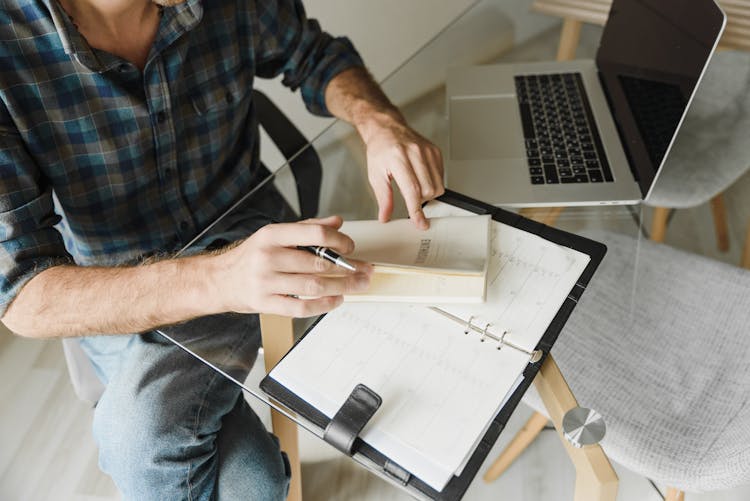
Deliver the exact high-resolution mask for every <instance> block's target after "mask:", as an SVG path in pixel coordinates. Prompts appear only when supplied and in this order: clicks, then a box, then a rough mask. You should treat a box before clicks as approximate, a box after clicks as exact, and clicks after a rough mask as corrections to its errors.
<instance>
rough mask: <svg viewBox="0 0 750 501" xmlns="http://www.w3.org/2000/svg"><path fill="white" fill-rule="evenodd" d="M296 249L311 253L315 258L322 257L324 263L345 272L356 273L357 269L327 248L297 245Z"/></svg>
mask: <svg viewBox="0 0 750 501" xmlns="http://www.w3.org/2000/svg"><path fill="white" fill-rule="evenodd" d="M297 248H298V249H301V250H305V251H307V252H311V253H313V254H315V255H316V256H318V257H322V258H323V259H325V260H326V261H330V262H332V263H333V264H335V265H336V266H340V267H341V268H344V269H346V270H349V271H357V268H355V267H354V266H353V265H352V264H351V263H349V262H348V261H347V260H346V259H344V258H343V257H341V256H339V255H338V254H337V253H336V252H334V251H332V250H331V249H329V248H328V247H317V246H315V245H298V246H297Z"/></svg>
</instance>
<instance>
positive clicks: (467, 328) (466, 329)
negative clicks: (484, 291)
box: [464, 315, 474, 334]
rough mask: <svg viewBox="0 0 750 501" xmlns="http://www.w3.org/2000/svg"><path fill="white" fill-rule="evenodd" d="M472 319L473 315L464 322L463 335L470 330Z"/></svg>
mask: <svg viewBox="0 0 750 501" xmlns="http://www.w3.org/2000/svg"><path fill="white" fill-rule="evenodd" d="M473 319H474V315H472V316H470V317H469V319H468V320H467V321H466V328H465V329H464V334H468V333H469V331H470V330H471V321H472V320H473Z"/></svg>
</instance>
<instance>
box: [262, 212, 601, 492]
mask: <svg viewBox="0 0 750 501" xmlns="http://www.w3.org/2000/svg"><path fill="white" fill-rule="evenodd" d="M446 211H447V212H449V213H450V214H453V215H455V214H456V213H457V211H460V209H457V208H456V207H453V206H447V205H445V204H440V203H434V204H432V205H431V206H428V210H427V212H428V214H431V215H435V214H443V213H445V212H446ZM467 214H470V213H467ZM537 226H541V225H537ZM552 231H555V232H556V231H558V230H552ZM560 233H563V232H560ZM490 235H491V240H490V259H489V264H488V275H487V300H486V302H485V303H483V304H477V305H466V304H463V305H456V304H441V305H434V306H424V305H406V304H345V305H343V306H342V307H340V308H338V309H336V310H334V311H332V312H331V313H329V314H327V315H326V316H325V317H323V318H322V319H321V320H320V321H319V322H318V323H317V324H315V325H314V326H313V328H312V329H311V330H310V331H309V332H308V333H307V334H306V335H305V336H304V337H303V338H302V339H301V340H300V342H298V343H297V344H296V345H295V347H294V348H293V349H292V350H291V351H290V352H289V353H288V354H287V355H286V356H285V357H284V358H283V359H282V360H281V362H280V363H279V364H278V365H277V366H276V367H275V368H274V369H273V370H272V371H271V373H270V374H269V376H267V378H266V379H265V380H264V381H263V383H262V385H261V387H262V388H263V389H264V390H265V391H267V392H268V393H269V394H270V395H271V396H274V397H276V396H277V395H278V394H279V392H278V391H276V390H277V389H278V388H279V387H281V388H284V391H283V393H284V395H285V397H284V398H283V399H281V398H280V400H282V401H283V402H284V403H285V404H286V405H289V406H291V407H292V408H293V409H294V402H295V401H300V402H304V403H305V406H311V407H313V408H315V409H317V411H319V412H320V413H322V414H323V415H325V416H326V417H327V418H332V417H333V416H334V415H336V413H337V411H338V410H339V409H340V408H341V407H342V405H343V404H344V403H345V402H346V401H347V397H349V395H350V392H352V389H353V388H354V387H355V386H356V385H357V384H364V385H366V386H367V387H368V388H370V389H372V390H373V391H374V392H375V393H377V394H378V395H379V396H380V397H381V398H382V405H381V406H380V407H379V408H378V409H377V411H376V412H375V414H374V415H373V416H372V418H371V419H370V420H369V422H368V423H367V425H366V426H365V427H364V429H363V430H362V431H361V433H360V434H359V437H360V438H361V440H362V441H363V442H365V443H366V444H367V445H368V446H371V447H372V448H374V449H375V450H376V451H378V452H379V453H380V454H382V455H383V456H385V457H386V458H388V461H391V462H394V463H396V464H397V465H398V466H400V467H401V468H403V469H404V470H406V471H407V472H408V474H409V475H412V476H414V477H417V478H418V479H419V481H420V482H422V483H424V484H426V486H428V487H427V488H421V489H420V490H421V491H422V492H425V491H430V492H435V493H440V492H441V491H443V489H444V488H445V487H446V485H447V484H448V483H449V482H450V481H451V480H452V479H454V478H455V477H458V476H460V475H461V474H462V470H463V469H464V467H465V466H466V464H467V462H468V461H469V459H470V458H471V457H472V454H473V453H474V452H475V450H476V449H477V447H478V444H479V442H480V440H481V439H482V438H483V437H485V436H486V433H487V432H488V428H489V427H490V426H491V424H492V423H493V419H495V418H496V416H497V415H498V413H499V411H500V410H501V409H502V408H503V406H504V405H505V403H506V401H507V400H508V398H509V397H510V396H511V395H512V394H513V393H514V391H515V390H516V388H517V387H518V386H519V385H520V384H521V382H522V381H523V376H524V372H525V370H526V368H527V367H529V364H530V363H534V362H535V361H537V360H538V355H539V353H538V352H536V351H535V350H536V349H537V346H538V344H539V342H540V339H542V337H543V335H544V334H545V332H547V331H548V330H552V329H553V328H552V327H550V325H551V324H552V323H553V320H558V322H556V324H555V326H554V331H555V332H554V333H553V335H554V336H556V335H557V333H558V332H559V329H560V328H561V327H562V323H564V320H565V318H567V315H568V314H569V311H567V312H566V313H564V314H561V311H562V306H563V304H564V303H565V302H566V300H567V301H570V298H569V294H571V293H572V291H574V290H575V288H576V287H581V292H582V289H583V286H582V285H581V284H580V283H579V281H580V279H581V277H582V275H583V274H584V270H586V269H587V266H588V265H589V263H590V261H591V257H590V255H589V254H587V253H585V252H579V251H577V250H575V249H573V248H570V247H566V246H563V245H559V244H557V243H554V242H552V241H550V240H547V239H545V238H542V237H540V236H538V235H536V234H533V233H530V232H528V231H524V230H521V229H518V228H515V227H513V226H511V225H508V224H504V223H501V222H498V221H495V220H493V221H492V223H491V232H490ZM576 238H577V237H576ZM588 242H590V241H588ZM590 243H591V244H594V245H599V244H596V243H594V242H590ZM602 247H603V246H602ZM601 255H603V251H602V252H601ZM601 255H599V256H598V257H597V263H596V264H598V260H600V259H601ZM594 267H595V266H594ZM588 272H591V271H590V269H589V270H588ZM584 284H585V281H584ZM576 297H577V296H576ZM574 303H575V300H573V302H572V304H573V305H574ZM570 308H571V309H572V306H570ZM561 316H562V322H559V319H560V317H561ZM527 386H528V382H526V384H525V385H524V388H525V387H527ZM289 395H293V398H291V400H290V398H288V397H289ZM515 403H517V401H516V402H515ZM514 405H515V404H514ZM295 410H296V409H295ZM498 433H499V431H498ZM494 436H495V438H496V434H495V435H494ZM493 441H494V439H493ZM485 454H486V452H485ZM473 467H474V468H478V464H474V465H473ZM473 474H474V473H472V475H471V476H473ZM467 484H468V482H467ZM464 488H465V487H464Z"/></svg>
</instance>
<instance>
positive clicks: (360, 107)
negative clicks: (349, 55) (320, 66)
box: [325, 67, 406, 142]
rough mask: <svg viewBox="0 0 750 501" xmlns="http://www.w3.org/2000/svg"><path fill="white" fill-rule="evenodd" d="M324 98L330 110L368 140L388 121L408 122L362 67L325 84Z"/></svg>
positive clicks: (337, 76) (340, 74)
mask: <svg viewBox="0 0 750 501" xmlns="http://www.w3.org/2000/svg"><path fill="white" fill-rule="evenodd" d="M325 100H326V106H327V107H328V111H330V112H331V114H333V115H334V116H335V117H337V118H340V119H342V120H345V121H347V122H349V123H350V124H352V125H353V126H354V128H355V129H357V132H359V134H360V136H362V139H364V141H365V142H367V141H368V140H369V138H370V136H371V135H372V134H374V133H376V132H377V129H378V128H379V127H382V126H383V124H385V123H388V122H390V123H398V124H401V125H406V122H405V120H404V117H403V115H401V112H400V111H399V110H398V108H396V107H395V106H394V105H393V104H392V103H391V101H390V100H389V99H388V97H387V96H386V95H385V93H384V92H383V90H382V89H381V88H380V86H379V85H378V84H377V82H375V80H374V79H373V77H372V75H370V73H369V72H368V71H367V69H365V68H362V67H356V68H350V69H348V70H346V71H343V72H341V73H339V74H338V75H336V76H335V77H334V78H333V79H332V80H331V81H330V82H329V83H328V86H327V87H326V93H325Z"/></svg>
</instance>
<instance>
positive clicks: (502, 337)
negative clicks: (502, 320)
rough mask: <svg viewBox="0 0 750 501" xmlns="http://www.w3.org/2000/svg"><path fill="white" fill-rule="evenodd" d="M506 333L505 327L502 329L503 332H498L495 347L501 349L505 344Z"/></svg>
mask: <svg viewBox="0 0 750 501" xmlns="http://www.w3.org/2000/svg"><path fill="white" fill-rule="evenodd" d="M507 333H508V330H507V329H503V333H502V334H500V339H498V340H497V349H498V350H499V349H501V348H502V347H503V345H505V335H506V334H507Z"/></svg>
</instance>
